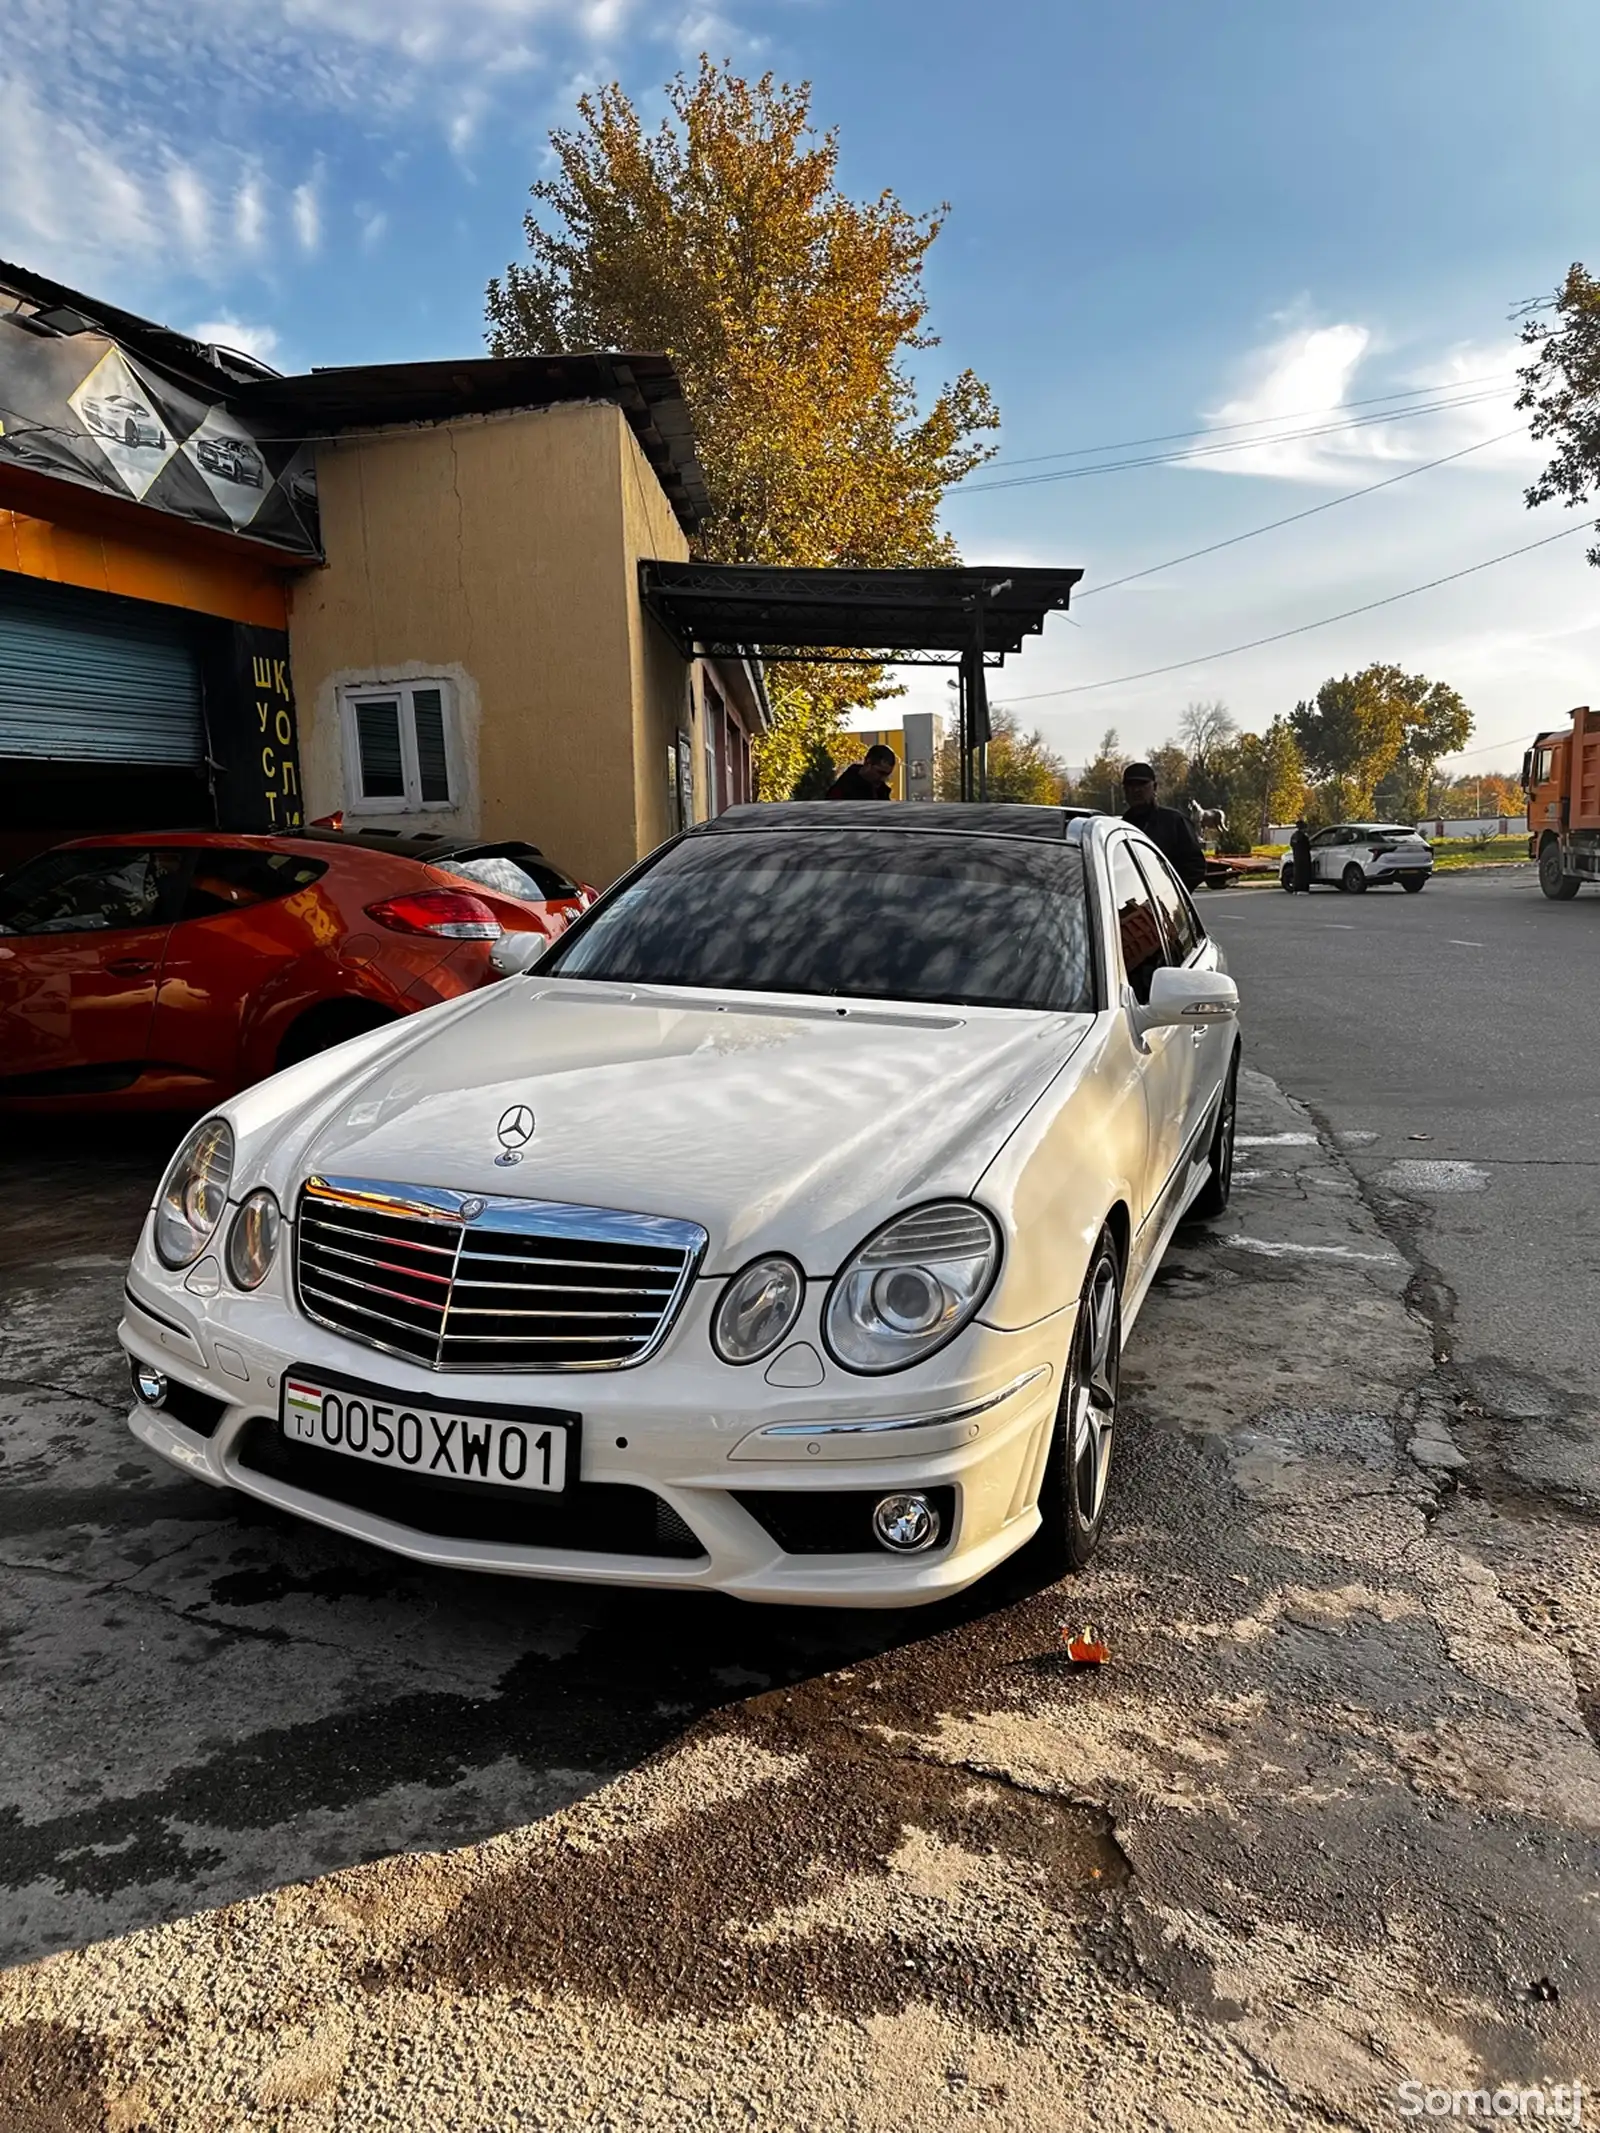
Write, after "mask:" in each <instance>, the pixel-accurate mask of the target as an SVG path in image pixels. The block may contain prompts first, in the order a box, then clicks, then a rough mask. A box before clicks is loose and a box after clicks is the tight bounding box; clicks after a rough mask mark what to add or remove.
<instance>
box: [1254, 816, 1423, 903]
mask: <svg viewBox="0 0 1600 2133" xmlns="http://www.w3.org/2000/svg"><path fill="white" fill-rule="evenodd" d="M1432 872H1433V846H1432V845H1431V844H1429V842H1428V840H1427V838H1426V837H1424V836H1423V835H1422V834H1421V833H1420V832H1419V831H1417V830H1415V829H1412V828H1411V827H1410V826H1409V825H1408V824H1406V823H1403V822H1340V823H1336V824H1335V826H1334V827H1333V828H1332V829H1325V830H1318V832H1317V834H1316V835H1315V836H1314V837H1313V838H1312V840H1311V883H1312V886H1313V888H1315V887H1316V886H1317V885H1318V884H1319V883H1320V884H1324V885H1326V886H1329V887H1331V888H1336V889H1345V890H1348V891H1349V892H1351V893H1352V894H1355V895H1359V894H1360V892H1361V891H1362V890H1363V889H1367V888H1373V887H1376V886H1378V885H1379V884H1380V883H1382V882H1386V881H1397V882H1398V883H1399V884H1400V886H1401V888H1402V889H1404V890H1406V891H1407V893H1408V894H1410V895H1412V896H1415V895H1416V893H1417V891H1418V890H1419V889H1421V888H1423V887H1425V886H1426V883H1427V879H1428V876H1429V875H1430V874H1431V873H1432ZM1278 878H1279V880H1280V881H1281V882H1282V883H1283V886H1284V887H1285V888H1286V889H1292V888H1293V887H1294V860H1293V857H1292V856H1291V855H1290V854H1288V853H1285V855H1284V861H1283V871H1282V873H1281V874H1280V875H1279V877H1278Z"/></svg>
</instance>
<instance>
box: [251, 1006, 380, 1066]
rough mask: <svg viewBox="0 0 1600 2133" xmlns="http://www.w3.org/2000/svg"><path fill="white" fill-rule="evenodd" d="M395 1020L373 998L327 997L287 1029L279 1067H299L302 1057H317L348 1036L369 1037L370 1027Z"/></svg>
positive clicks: (279, 1053)
mask: <svg viewBox="0 0 1600 2133" xmlns="http://www.w3.org/2000/svg"><path fill="white" fill-rule="evenodd" d="M394 1020H395V1017H394V1016H393V1015H392V1014H391V1013H390V1012H389V1010H388V1009H387V1008H386V1007H378V1006H375V1005H374V1004H373V1002H372V1001H370V1000H324V1001H323V1002H322V1003H321V1005H320V1006H317V1007H313V1008H311V1009H309V1010H308V1011H307V1012H306V1013H305V1014H303V1015H302V1016H301V1017H300V1019H299V1021H298V1022H296V1023H294V1024H293V1026H292V1027H291V1028H290V1029H289V1030H288V1031H287V1032H286V1034H285V1036H284V1039H283V1042H282V1043H281V1044H280V1045H279V1046H278V1060H277V1064H278V1070H279V1071H280V1072H281V1071H282V1070H283V1068H284V1067H291V1066H298V1065H299V1063H300V1061H301V1060H302V1059H313V1058H315V1057H316V1055H317V1053H318V1052H325V1051H327V1050H329V1048H330V1047H331V1046H333V1045H335V1044H343V1043H344V1042H345V1040H346V1038H348V1037H362V1036H365V1034H366V1032H367V1031H368V1030H369V1029H381V1028H382V1027H383V1025H384V1023H386V1022H393V1021H394Z"/></svg>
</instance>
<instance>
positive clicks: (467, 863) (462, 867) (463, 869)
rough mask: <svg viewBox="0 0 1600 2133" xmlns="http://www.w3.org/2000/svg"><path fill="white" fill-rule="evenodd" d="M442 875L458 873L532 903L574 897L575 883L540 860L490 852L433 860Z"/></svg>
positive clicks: (483, 885)
mask: <svg viewBox="0 0 1600 2133" xmlns="http://www.w3.org/2000/svg"><path fill="white" fill-rule="evenodd" d="M433 864H434V865H436V866H437V867H438V868H439V870H440V872H441V873H443V874H459V875H460V877H461V879H462V880H463V881H475V882H477V883H479V884H480V885H481V886H482V887H483V888H485V889H496V890H498V891H499V893H500V894H501V895H502V896H521V897H524V898H526V899H527V900H528V901H529V902H531V903H542V902H545V901H546V900H557V899H560V898H562V897H573V896H576V895H577V893H578V890H577V885H576V884H575V883H574V882H570V881H568V879H567V877H566V875H565V874H562V873H560V872H558V870H557V869H556V868H555V867H553V866H549V865H547V864H546V862H545V861H544V860H542V859H511V858H509V857H507V855H506V854H505V853H503V852H493V853H490V854H489V855H488V856H487V857H485V858H482V859H439V860H435V861H434V862H433Z"/></svg>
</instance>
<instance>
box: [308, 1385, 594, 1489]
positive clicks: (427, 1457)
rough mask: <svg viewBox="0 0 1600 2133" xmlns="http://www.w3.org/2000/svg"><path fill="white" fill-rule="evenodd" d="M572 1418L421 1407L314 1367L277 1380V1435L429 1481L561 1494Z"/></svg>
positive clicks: (571, 1449) (572, 1442) (573, 1437)
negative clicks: (279, 1430) (279, 1404)
mask: <svg viewBox="0 0 1600 2133" xmlns="http://www.w3.org/2000/svg"><path fill="white" fill-rule="evenodd" d="M577 1423H578V1418H577V1416H576V1415H561V1414H550V1413H546V1412H544V1411H542V1410H534V1409H517V1408H505V1407H501V1408H461V1407H449V1408H445V1407H426V1406H423V1405H422V1404H421V1403H420V1402H419V1401H416V1400H408V1399H406V1398H405V1397H403V1396H402V1395H401V1394H399V1393H393V1392H384V1391H383V1390H382V1389H381V1388H379V1387H377V1386H373V1385H362V1384H357V1383H355V1382H354V1381H352V1380H350V1379H345V1378H339V1379H334V1378H330V1377H328V1376H327V1374H326V1373H324V1372H320V1371H319V1372H311V1371H304V1370H290V1371H285V1373H284V1379H283V1412H282V1425H283V1434H284V1436H285V1437H286V1438H287V1439H288V1440H289V1442H290V1443H291V1444H306V1445H315V1446H316V1448H317V1449H318V1450H319V1451H325V1452H343V1453H345V1454H346V1456H347V1457H349V1458H351V1459H367V1460H370V1461H371V1462H372V1464H373V1465H375V1466H386V1467H392V1468H394V1469H396V1470H397V1471H398V1472H400V1473H406V1474H417V1475H420V1476H422V1478H423V1479H424V1480H428V1481H468V1482H470V1481H483V1482H490V1483H492V1484H494V1485H495V1486H496V1487H498V1488H502V1489H505V1488H511V1489H534V1490H537V1491H538V1492H539V1493H540V1494H541V1495H559V1494H560V1493H561V1491H562V1490H564V1489H565V1488H566V1486H567V1482H568V1478H569V1468H571V1467H572V1466H574V1465H575V1464H576V1460H575V1457H574V1453H575V1447H576V1442H577ZM573 1478H575V1476H574V1477H573Z"/></svg>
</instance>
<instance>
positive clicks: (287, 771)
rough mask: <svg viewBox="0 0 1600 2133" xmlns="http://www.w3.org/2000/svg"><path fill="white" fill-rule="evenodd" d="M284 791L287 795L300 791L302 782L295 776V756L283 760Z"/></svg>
mask: <svg viewBox="0 0 1600 2133" xmlns="http://www.w3.org/2000/svg"><path fill="white" fill-rule="evenodd" d="M283 789H284V792H285V793H286V794H287V793H291V792H298V791H299V790H300V781H299V779H298V778H297V777H296V776H295V774H294V758H293V756H287V755H286V756H285V757H284V759H283Z"/></svg>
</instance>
